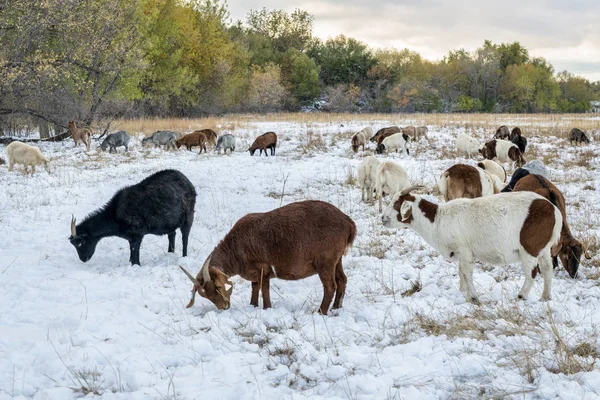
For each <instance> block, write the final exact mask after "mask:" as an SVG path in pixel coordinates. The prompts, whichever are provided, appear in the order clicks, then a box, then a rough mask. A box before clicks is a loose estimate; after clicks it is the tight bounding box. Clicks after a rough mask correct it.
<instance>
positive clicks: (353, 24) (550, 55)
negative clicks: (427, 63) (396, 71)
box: [228, 0, 600, 81]
mask: <svg viewBox="0 0 600 400" xmlns="http://www.w3.org/2000/svg"><path fill="white" fill-rule="evenodd" d="M228 7H229V11H230V12H231V17H232V19H233V20H237V19H244V18H245V16H246V14H247V13H248V11H250V10H251V9H259V8H262V7H266V8H267V9H285V10H287V11H292V10H293V9H294V8H301V9H303V10H306V11H308V12H309V13H310V14H312V15H313V16H314V17H315V21H314V34H315V35H316V36H318V37H321V38H323V39H327V38H328V37H332V36H336V35H338V34H344V35H346V36H351V37H354V38H356V39H359V40H361V41H363V42H365V43H367V44H369V45H370V46H371V47H395V48H399V49H401V48H409V49H411V50H414V51H417V52H419V53H420V54H421V55H422V56H424V57H425V58H428V59H431V60H437V59H440V58H442V57H443V56H444V55H445V54H447V53H448V51H449V50H452V49H459V48H465V49H467V50H474V49H476V48H477V47H479V46H481V45H482V44H483V41H484V39H490V40H492V41H493V42H494V43H502V42H513V41H519V42H521V44H523V45H524V46H525V47H527V48H528V49H529V52H530V55H532V56H542V57H544V58H546V59H548V60H549V61H550V62H551V63H552V64H553V65H554V68H555V69H556V71H562V70H565V69H566V70H568V71H570V72H572V73H574V74H577V75H582V76H585V77H586V78H588V79H590V80H592V81H596V80H600V0H520V1H519V0H502V1H489V0H479V1H467V0H462V1H440V0H397V1H391V0H370V1H369V0H350V1H342V0H339V1H334V0H325V1H318V0H296V1H291V0H279V1H275V0H261V1H258V0H228Z"/></svg>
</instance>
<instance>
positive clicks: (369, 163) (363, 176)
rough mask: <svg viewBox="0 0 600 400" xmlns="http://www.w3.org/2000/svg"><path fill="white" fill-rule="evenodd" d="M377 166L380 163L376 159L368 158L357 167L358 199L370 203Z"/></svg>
mask: <svg viewBox="0 0 600 400" xmlns="http://www.w3.org/2000/svg"><path fill="white" fill-rule="evenodd" d="M379 164H381V161H379V160H378V159H377V158H375V157H373V156H368V157H366V158H365V159H364V160H363V161H362V162H361V163H360V165H359V166H358V184H359V185H360V199H361V200H362V201H369V202H371V201H372V200H373V191H374V190H375V182H376V180H377V168H379ZM365 193H366V196H365Z"/></svg>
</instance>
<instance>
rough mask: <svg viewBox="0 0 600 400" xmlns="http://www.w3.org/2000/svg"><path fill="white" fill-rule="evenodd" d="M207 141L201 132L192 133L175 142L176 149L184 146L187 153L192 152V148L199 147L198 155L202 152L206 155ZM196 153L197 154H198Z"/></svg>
mask: <svg viewBox="0 0 600 400" xmlns="http://www.w3.org/2000/svg"><path fill="white" fill-rule="evenodd" d="M207 141H208V139H207V137H206V134H205V133H204V132H203V131H194V132H192V133H189V134H187V135H185V136H184V137H182V138H181V139H179V140H176V141H175V145H176V146H177V148H180V147H181V146H185V147H186V148H187V149H188V150H189V151H192V147H194V146H200V153H202V150H204V152H205V153H206V142H207ZM200 153H198V154H200Z"/></svg>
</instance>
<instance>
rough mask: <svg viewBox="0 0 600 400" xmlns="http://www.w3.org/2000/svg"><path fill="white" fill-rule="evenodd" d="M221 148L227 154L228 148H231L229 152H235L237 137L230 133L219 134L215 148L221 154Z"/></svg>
mask: <svg viewBox="0 0 600 400" xmlns="http://www.w3.org/2000/svg"><path fill="white" fill-rule="evenodd" d="M221 149H223V153H224V154H227V149H229V153H233V152H234V151H235V137H233V135H230V134H228V133H227V134H225V135H221V136H219V140H217V145H216V146H215V150H217V151H218V152H219V154H221Z"/></svg>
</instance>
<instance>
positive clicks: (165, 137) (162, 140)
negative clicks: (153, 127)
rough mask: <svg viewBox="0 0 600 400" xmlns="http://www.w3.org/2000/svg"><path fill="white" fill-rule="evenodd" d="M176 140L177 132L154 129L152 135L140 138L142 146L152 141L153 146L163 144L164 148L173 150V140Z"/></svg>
mask: <svg viewBox="0 0 600 400" xmlns="http://www.w3.org/2000/svg"><path fill="white" fill-rule="evenodd" d="M176 140H177V133H175V132H172V131H156V132H154V133H153V134H152V136H149V137H145V138H143V139H142V146H146V144H149V143H152V144H154V146H165V150H169V149H171V148H172V149H173V150H175V141H176Z"/></svg>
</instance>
